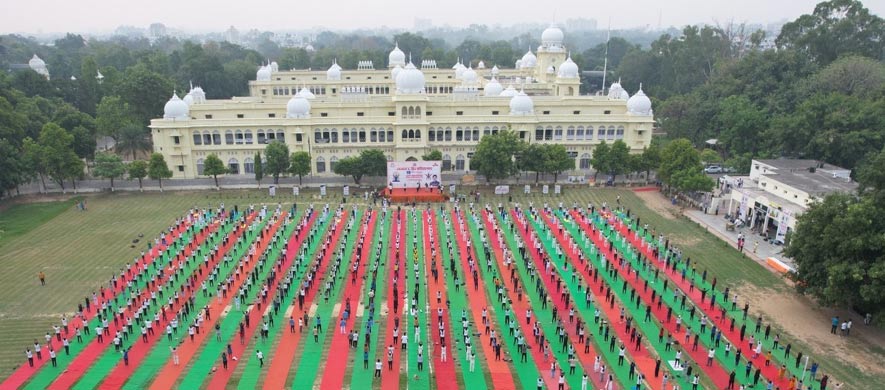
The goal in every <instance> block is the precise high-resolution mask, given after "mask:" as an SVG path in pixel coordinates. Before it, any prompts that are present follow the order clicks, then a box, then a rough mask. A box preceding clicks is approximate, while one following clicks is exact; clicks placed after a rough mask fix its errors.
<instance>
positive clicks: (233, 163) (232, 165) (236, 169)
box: [227, 157, 240, 175]
mask: <svg viewBox="0 0 885 390" xmlns="http://www.w3.org/2000/svg"><path fill="white" fill-rule="evenodd" d="M227 169H228V171H230V173H232V174H234V175H238V174H239V173H240V162H239V161H237V159H235V158H233V157H231V159H230V160H227Z"/></svg>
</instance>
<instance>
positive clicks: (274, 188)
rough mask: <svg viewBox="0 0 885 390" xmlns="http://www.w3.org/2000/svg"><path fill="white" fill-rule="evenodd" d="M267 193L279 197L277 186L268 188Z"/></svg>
mask: <svg viewBox="0 0 885 390" xmlns="http://www.w3.org/2000/svg"><path fill="white" fill-rule="evenodd" d="M267 192H268V193H269V194H270V196H277V187H276V186H270V187H267Z"/></svg>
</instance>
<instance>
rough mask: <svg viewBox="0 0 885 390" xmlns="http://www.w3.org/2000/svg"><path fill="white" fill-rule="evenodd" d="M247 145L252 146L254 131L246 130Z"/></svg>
mask: <svg viewBox="0 0 885 390" xmlns="http://www.w3.org/2000/svg"><path fill="white" fill-rule="evenodd" d="M245 134H246V144H247V145H252V130H246V132H245Z"/></svg>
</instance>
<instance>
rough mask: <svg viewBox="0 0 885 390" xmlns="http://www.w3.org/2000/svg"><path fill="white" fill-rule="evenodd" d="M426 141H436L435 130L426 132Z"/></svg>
mask: <svg viewBox="0 0 885 390" xmlns="http://www.w3.org/2000/svg"><path fill="white" fill-rule="evenodd" d="M427 140H428V141H430V142H433V141H436V130H435V129H434V128H433V127H431V128H430V130H428V131H427Z"/></svg>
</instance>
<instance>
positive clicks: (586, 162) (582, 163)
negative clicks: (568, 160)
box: [578, 153, 590, 170]
mask: <svg viewBox="0 0 885 390" xmlns="http://www.w3.org/2000/svg"><path fill="white" fill-rule="evenodd" d="M578 165H579V168H580V169H584V170H587V169H590V154H589V153H584V154H582V155H581V159H580V160H579V161H578Z"/></svg>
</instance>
